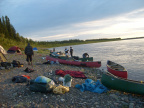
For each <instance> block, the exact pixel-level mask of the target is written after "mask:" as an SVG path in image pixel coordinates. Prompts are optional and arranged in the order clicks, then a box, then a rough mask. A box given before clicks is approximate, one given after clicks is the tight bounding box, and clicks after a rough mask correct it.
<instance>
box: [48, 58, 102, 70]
mask: <svg viewBox="0 0 144 108" xmlns="http://www.w3.org/2000/svg"><path fill="white" fill-rule="evenodd" d="M46 60H50V61H54V62H56V61H58V62H59V63H61V64H67V65H75V66H84V67H97V68H99V67H101V61H94V62H79V61H68V60H63V59H59V58H54V57H50V56H46Z"/></svg>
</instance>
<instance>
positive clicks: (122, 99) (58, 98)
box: [0, 53, 144, 108]
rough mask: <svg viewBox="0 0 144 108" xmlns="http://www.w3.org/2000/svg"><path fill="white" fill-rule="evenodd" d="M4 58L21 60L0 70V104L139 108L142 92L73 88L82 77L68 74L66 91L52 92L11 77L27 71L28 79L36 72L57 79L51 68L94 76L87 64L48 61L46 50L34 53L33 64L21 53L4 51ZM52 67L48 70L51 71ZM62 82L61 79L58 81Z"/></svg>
mask: <svg viewBox="0 0 144 108" xmlns="http://www.w3.org/2000/svg"><path fill="white" fill-rule="evenodd" d="M5 56H6V58H7V59H8V62H12V61H13V60H18V61H20V63H22V64H24V66H23V67H20V68H17V67H15V68H11V69H10V70H9V69H5V70H0V107H3V108H6V107H8V108H128V107H129V108H133V107H135V108H143V107H144V102H143V101H144V98H143V96H138V95H132V94H125V93H123V92H119V91H114V90H111V91H109V92H107V93H102V94H98V93H93V92H90V91H84V92H81V91H80V90H79V89H77V88H75V85H76V84H82V83H84V82H85V79H81V78H72V87H70V91H69V92H67V93H65V94H62V95H56V94H53V93H39V92H32V91H30V90H29V87H28V86H26V83H13V82H12V81H11V79H12V78H13V77H14V76H17V75H29V76H30V77H31V79H35V78H36V77H38V76H46V77H48V78H54V79H55V80H56V81H58V78H59V76H58V75H55V70H57V69H62V70H73V71H82V72H84V74H85V75H86V76H87V78H89V79H92V80H94V81H96V80H97V71H98V70H97V69H96V68H87V67H77V66H69V65H62V64H60V65H56V64H53V65H48V64H43V63H44V62H46V60H45V59H42V57H45V56H46V54H38V53H35V56H34V57H33V66H29V65H27V62H26V56H25V55H17V54H7V55H5ZM27 67H29V68H31V69H34V70H35V71H34V72H32V73H26V72H25V71H24V69H26V68H27ZM51 71H52V73H51ZM60 84H62V83H60Z"/></svg>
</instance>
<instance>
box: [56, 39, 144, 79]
mask: <svg viewBox="0 0 144 108" xmlns="http://www.w3.org/2000/svg"><path fill="white" fill-rule="evenodd" d="M72 47H73V49H74V55H75V56H80V57H82V54H83V53H85V52H87V53H88V54H89V55H90V56H91V57H93V58H94V61H99V60H100V61H101V62H102V66H101V69H104V70H106V62H107V60H111V61H113V62H116V63H118V64H121V65H122V66H124V67H125V68H126V69H127V71H128V78H129V79H133V80H140V81H141V80H142V81H144V39H132V40H122V41H112V42H102V43H93V44H84V45H74V46H72ZM67 48H68V49H69V48H70V46H67ZM55 49H56V51H63V52H64V49H65V47H56V48H55Z"/></svg>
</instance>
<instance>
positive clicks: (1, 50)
mask: <svg viewBox="0 0 144 108" xmlns="http://www.w3.org/2000/svg"><path fill="white" fill-rule="evenodd" d="M0 52H2V53H3V54H7V52H6V50H5V49H4V48H3V47H2V46H1V45H0Z"/></svg>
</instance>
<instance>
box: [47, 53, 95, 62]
mask: <svg viewBox="0 0 144 108" xmlns="http://www.w3.org/2000/svg"><path fill="white" fill-rule="evenodd" d="M50 56H51V57H54V58H59V59H63V60H67V59H68V58H67V57H66V56H53V55H52V54H51V55H50ZM71 58H72V59H75V60H81V61H82V62H85V61H93V57H89V58H79V57H78V56H73V57H71Z"/></svg>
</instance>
